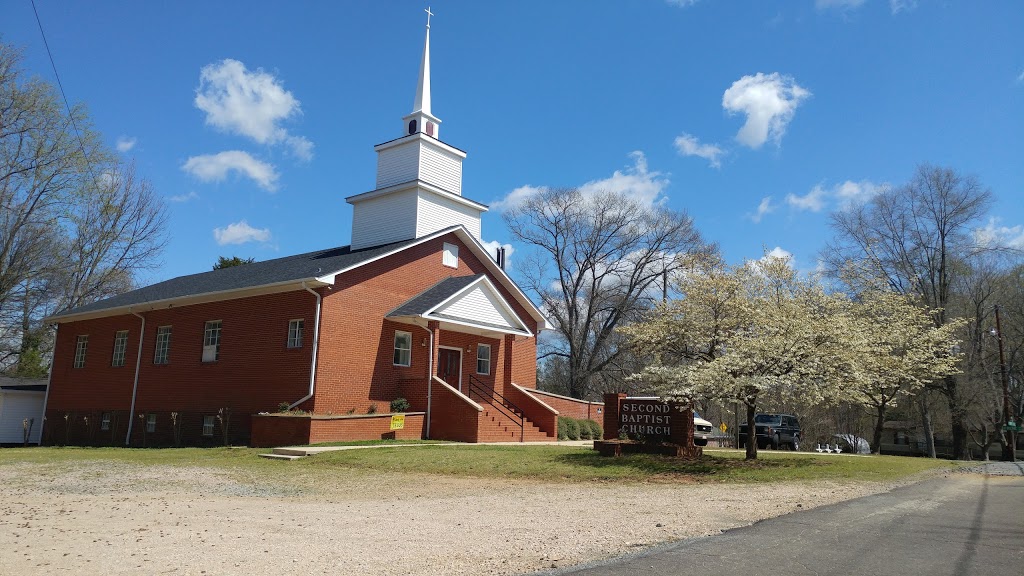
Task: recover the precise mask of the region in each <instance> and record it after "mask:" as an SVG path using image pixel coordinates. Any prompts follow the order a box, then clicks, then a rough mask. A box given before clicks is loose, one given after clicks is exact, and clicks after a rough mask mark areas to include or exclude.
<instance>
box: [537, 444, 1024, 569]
mask: <svg viewBox="0 0 1024 576" xmlns="http://www.w3.org/2000/svg"><path fill="white" fill-rule="evenodd" d="M989 466H990V467H984V466H983V467H979V468H978V469H977V470H978V471H979V472H981V471H984V472H982V473H967V474H965V473H956V474H950V475H948V476H946V477H943V478H936V479H932V480H927V481H924V482H920V483H917V484H914V485H911V486H906V487H903V488H898V489H896V490H893V491H892V492H889V493H886V494H877V495H874V496H868V497H865V498H860V499H857V500H852V501H849V502H843V503H840V504H836V505H833V506H825V507H822V508H816V509H814V510H808V511H803V512H797V513H793V514H788V515H786V516H781V517H779V518H773V519H770V520H765V521H762V522H758V523H756V524H753V525H751V526H747V527H744V528H738V529H735V530H730V531H728V532H725V533H723V534H721V535H718V536H711V537H708V538H699V539H693V540H685V541H682V542H677V543H674V544H669V545H665V546H661V547H658V548H655V549H653V550H650V551H647V552H643V553H640V554H636V555H630V556H626V557H623V558H619V559H616V560H613V561H610V562H606V563H602V564H599V565H591V566H589V567H582V568H581V567H574V568H570V569H564V570H557V571H553V572H544V573H539V574H551V575H556V574H557V575H569V574H572V575H575V576H620V575H627V574H628V575H638V574H643V575H648V574H649V575H659V576H662V575H663V576H669V575H672V576H675V575H679V576H681V575H687V576H692V575H700V576H728V575H732V574H736V575H742V576H767V575H771V576H778V575H785V576H802V575H805V574H814V575H833V574H834V575H842V576H854V575H856V576H872V575H878V576H903V575H908V576H909V575H914V576H917V575H927V576H945V575H955V576H963V575H973V574H977V575H979V576H980V575H984V576H1018V575H1022V574H1024V464H1021V463H1019V462H1018V463H1016V464H1010V463H999V464H992V465H989Z"/></svg>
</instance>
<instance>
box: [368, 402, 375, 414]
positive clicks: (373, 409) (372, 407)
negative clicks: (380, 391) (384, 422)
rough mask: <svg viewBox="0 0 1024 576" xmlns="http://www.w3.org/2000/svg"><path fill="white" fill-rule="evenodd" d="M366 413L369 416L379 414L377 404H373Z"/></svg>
mask: <svg viewBox="0 0 1024 576" xmlns="http://www.w3.org/2000/svg"><path fill="white" fill-rule="evenodd" d="M366 413H367V414H376V413H377V403H376V402H374V403H373V404H370V407H369V408H367V409H366Z"/></svg>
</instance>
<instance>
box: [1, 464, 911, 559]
mask: <svg viewBox="0 0 1024 576" xmlns="http://www.w3.org/2000/svg"><path fill="white" fill-rule="evenodd" d="M281 465H282V466H288V463H281ZM889 488H891V486H890V485H886V484H878V483H835V482H830V483H822V482H818V483H814V484H813V485H811V484H802V483H792V484H784V485H779V484H775V485H755V484H744V485H724V484H714V485H709V484H680V483H678V482H674V483H644V484H630V485H615V484H607V483H589V484H579V483H571V484H552V483H544V482H535V481H523V480H511V481H505V480H493V479H486V480H480V479H465V478H446V477H438V476H421V475H410V474H402V475H386V474H379V473H375V474H370V473H358V472H344V473H342V474H339V475H338V477H337V478H336V479H334V478H332V480H331V481H330V482H329V483H324V482H318V483H315V484H311V483H303V482H292V483H287V484H282V483H279V482H278V483H275V482H271V481H268V480H266V479H264V478H258V479H252V480H246V479H245V478H241V479H240V478H238V477H237V476H235V475H231V474H228V473H227V472H223V471H220V470H211V469H206V468H182V467H171V466H147V467H133V466H130V465H126V464H112V463H110V462H77V463H73V464H68V465H67V466H65V467H62V468H61V469H60V470H59V471H54V469H53V467H52V466H48V465H43V464H24V463H19V464H13V465H7V466H3V467H0V574H38V573H43V572H44V571H45V572H47V573H67V574H101V573H105V574H227V575H232V574H254V573H257V572H266V573H273V574H368V575H376V574H380V575H384V574H387V575H394V574H517V573H523V572H530V571H535V570H542V569H547V568H552V567H563V566H568V565H572V564H576V563H580V562H584V561H589V560H595V559H600V558H606V557H610V556H613V555H617V554H620V553H623V552H626V551H631V550H635V549H637V548H639V547H644V546H649V545H652V544H656V543H659V542H664V541H668V540H678V539H683V538H689V537H694V536H704V535H710V534H716V533H719V532H720V531H722V530H726V529H729V528H733V527H736V526H742V525H746V524H750V523H752V522H755V521H757V520H761V519H764V518H769V517H774V516H778V515H781V514H787V513H790V512H793V511H796V510H800V509H808V508H813V507H815V506H821V505H824V504H830V503H833V502H837V501H841V500H846V499H850V498H856V497H859V496H863V495H867V494H871V493H876V492H880V491H884V490H887V489H889Z"/></svg>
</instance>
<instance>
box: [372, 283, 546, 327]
mask: <svg viewBox="0 0 1024 576" xmlns="http://www.w3.org/2000/svg"><path fill="white" fill-rule="evenodd" d="M387 318H388V319H389V320H394V321H397V322H406V323H412V324H425V323H426V321H430V320H436V321H438V322H440V323H441V327H442V328H446V329H451V330H456V331H460V332H466V331H469V332H473V333H480V334H485V335H493V334H515V335H520V336H532V335H533V334H532V333H531V332H530V330H529V329H528V328H527V327H526V324H525V323H524V322H523V321H522V319H520V318H519V316H518V315H517V314H516V312H515V310H514V309H513V308H512V307H511V306H510V305H509V303H508V302H507V301H506V300H505V299H504V298H503V297H502V296H501V293H499V292H498V290H497V289H496V288H495V287H494V284H492V283H491V281H490V279H489V278H488V277H487V276H486V275H484V274H476V275H472V276H453V277H449V278H445V279H444V280H441V281H440V282H438V283H437V284H435V285H433V286H431V287H430V288H428V289H427V290H425V291H423V292H421V293H420V294H418V295H416V296H414V297H413V298H411V299H410V300H408V301H406V302H405V303H403V304H402V305H401V306H399V307H398V308H395V309H394V310H392V311H391V312H390V313H388V315H387Z"/></svg>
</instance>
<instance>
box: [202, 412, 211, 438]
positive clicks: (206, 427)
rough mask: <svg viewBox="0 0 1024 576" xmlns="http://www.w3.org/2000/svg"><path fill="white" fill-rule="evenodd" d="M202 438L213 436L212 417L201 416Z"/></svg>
mask: <svg viewBox="0 0 1024 576" xmlns="http://www.w3.org/2000/svg"><path fill="white" fill-rule="evenodd" d="M203 436H207V437H210V436H213V416H203Z"/></svg>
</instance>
